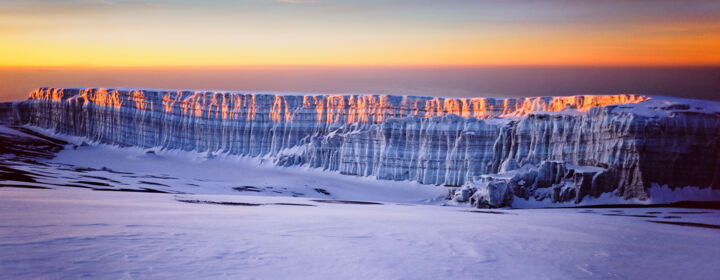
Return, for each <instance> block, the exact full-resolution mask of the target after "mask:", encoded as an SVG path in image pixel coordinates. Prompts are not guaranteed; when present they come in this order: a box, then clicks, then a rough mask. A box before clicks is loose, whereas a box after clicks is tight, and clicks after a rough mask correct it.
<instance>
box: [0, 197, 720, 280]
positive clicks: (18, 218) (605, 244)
mask: <svg viewBox="0 0 720 280" xmlns="http://www.w3.org/2000/svg"><path fill="white" fill-rule="evenodd" d="M316 200H317V199H316ZM316 200H313V199H312V198H304V197H298V198H293V197H268V196H244V195H188V194H149V193H128V192H100V191H90V190H85V189H72V188H61V189H42V190H35V189H21V188H0V213H2V215H0V278H3V279H34V278H39V279H77V278H93V279H206V278H212V279H598V278H600V279H606V278H610V279H717V275H720V246H718V245H719V244H720V229H717V228H701V227H695V226H680V225H674V224H660V223H653V222H650V221H673V222H677V221H682V222H694V223H703V224H715V225H718V224H720V211H717V210H697V209H695V210H692V209H671V208H661V209H651V208H649V209H592V210H590V209H535V210H500V211H495V210H494V211H483V212H473V211H472V209H469V208H460V207H442V206H436V205H410V204H404V203H384V204H337V203H324V202H318V201H316ZM232 202H234V203H232ZM219 203H225V204H219ZM255 204H259V205H255ZM308 205H311V206H308ZM476 211H477V210H476ZM629 215H636V216H629ZM666 217H675V218H666Z"/></svg>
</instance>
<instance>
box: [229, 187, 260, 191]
mask: <svg viewBox="0 0 720 280" xmlns="http://www.w3.org/2000/svg"><path fill="white" fill-rule="evenodd" d="M233 190H236V191H239V192H261V190H260V189H259V188H257V187H253V186H241V187H233Z"/></svg>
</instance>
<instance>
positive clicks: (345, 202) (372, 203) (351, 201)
mask: <svg viewBox="0 0 720 280" xmlns="http://www.w3.org/2000/svg"><path fill="white" fill-rule="evenodd" d="M312 201H315V202H320V203H334V204H358V205H382V203H380V202H370V201H357V200H332V199H313V200H312Z"/></svg>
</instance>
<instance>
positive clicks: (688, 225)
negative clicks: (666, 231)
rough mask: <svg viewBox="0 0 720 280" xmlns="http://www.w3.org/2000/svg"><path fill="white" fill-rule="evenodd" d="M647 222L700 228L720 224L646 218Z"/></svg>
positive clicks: (715, 226)
mask: <svg viewBox="0 0 720 280" xmlns="http://www.w3.org/2000/svg"><path fill="white" fill-rule="evenodd" d="M648 222H651V223H658V224H668V225H678V226H686V227H700V228H713V229H720V225H711V224H701V223H690V222H668V221H651V220H648Z"/></svg>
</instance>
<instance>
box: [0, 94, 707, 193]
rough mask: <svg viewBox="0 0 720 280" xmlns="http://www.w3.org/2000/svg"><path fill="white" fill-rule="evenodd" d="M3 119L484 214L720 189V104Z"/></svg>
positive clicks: (281, 104)
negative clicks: (484, 210) (422, 196)
mask: <svg viewBox="0 0 720 280" xmlns="http://www.w3.org/2000/svg"><path fill="white" fill-rule="evenodd" d="M0 118H2V119H4V120H6V121H11V122H15V123H20V124H27V125H31V126H36V127H41V128H44V129H50V130H52V131H54V132H56V133H60V134H68V135H74V136H82V137H85V138H87V139H88V140H90V141H94V142H99V143H106V144H113V145H120V146H138V147H143V148H162V149H177V150H186V151H196V152H207V153H209V154H215V153H227V154H233V155H241V156H251V157H267V158H270V159H272V160H274V162H275V163H276V164H277V165H280V166H295V165H306V166H310V167H315V168H321V169H324V170H328V171H337V172H339V173H342V174H347V175H357V176H374V177H376V178H378V179H384V180H410V181H417V182H420V183H424V184H435V185H445V186H448V187H451V188H449V189H450V190H451V198H455V199H456V200H458V201H470V200H472V201H474V202H475V204H476V205H478V206H483V207H497V206H509V205H512V200H513V199H530V198H532V199H536V200H543V201H552V202H558V203H559V202H572V203H579V202H581V201H582V200H583V199H584V198H585V197H588V196H590V197H599V196H601V195H603V194H608V193H609V194H611V195H613V196H617V197H620V198H623V199H637V200H640V201H644V200H648V199H649V198H651V197H650V194H651V191H650V189H651V187H652V186H654V185H658V186H665V187H666V188H669V189H671V190H672V189H675V188H681V187H687V186H692V187H697V188H700V189H711V190H717V189H720V105H718V103H715V102H708V101H699V100H686V99H673V98H664V97H652V98H651V97H647V96H638V95H600V96H595V95H584V96H569V97H532V98H516V99H497V98H442V97H417V96H392V95H317V94H308V95H301V94H275V93H248V92H209V91H172V90H151V89H103V88H89V89H74V88H39V89H37V90H35V91H34V92H32V93H31V94H30V98H29V99H28V100H25V101H21V102H15V103H12V104H2V105H0ZM463 185H464V186H463ZM461 186H463V187H462V188H460V187H461ZM463 190H464V191H465V194H463ZM457 191H459V192H457ZM711 193H717V192H711ZM466 195H467V196H468V197H465V196H466ZM470 196H472V197H474V198H473V199H471V197H470ZM678 199H681V198H678ZM713 199H718V198H717V197H715V198H713ZM480 202H481V203H480Z"/></svg>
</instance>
